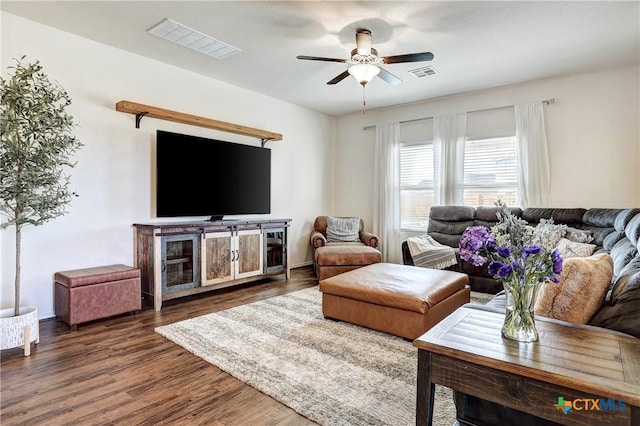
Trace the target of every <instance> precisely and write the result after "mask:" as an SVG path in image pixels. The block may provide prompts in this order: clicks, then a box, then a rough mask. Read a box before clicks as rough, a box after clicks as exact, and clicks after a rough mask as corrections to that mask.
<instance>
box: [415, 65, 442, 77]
mask: <svg viewBox="0 0 640 426" xmlns="http://www.w3.org/2000/svg"><path fill="white" fill-rule="evenodd" d="M409 73H410V74H412V75H413V76H414V77H415V78H425V77H428V76H432V75H436V74H438V72H437V71H436V69H435V68H434V67H432V66H430V65H429V66H426V67H420V68H416V69H414V70H409Z"/></svg>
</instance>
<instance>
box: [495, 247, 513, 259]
mask: <svg viewBox="0 0 640 426" xmlns="http://www.w3.org/2000/svg"><path fill="white" fill-rule="evenodd" d="M498 256H500V257H502V258H505V259H506V258H507V257H509V256H511V250H509V247H498Z"/></svg>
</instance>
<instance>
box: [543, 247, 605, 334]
mask: <svg viewBox="0 0 640 426" xmlns="http://www.w3.org/2000/svg"><path fill="white" fill-rule="evenodd" d="M612 276H613V259H612V258H611V256H609V255H608V254H606V253H602V254H596V255H594V256H590V257H575V258H571V259H567V260H566V261H565V262H564V266H563V268H562V273H561V274H560V277H559V280H560V282H559V283H558V284H556V283H553V282H547V283H544V284H542V286H541V287H540V291H539V293H538V298H537V299H536V304H535V314H536V315H540V316H543V317H549V318H556V319H559V320H564V321H571V322H575V323H579V324H586V323H588V322H589V320H590V319H591V317H592V316H593V315H594V314H595V313H596V312H597V311H598V309H600V306H602V303H603V302H604V298H605V295H606V292H607V289H608V288H609V285H610V284H611V278H612Z"/></svg>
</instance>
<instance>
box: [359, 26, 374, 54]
mask: <svg viewBox="0 0 640 426" xmlns="http://www.w3.org/2000/svg"><path fill="white" fill-rule="evenodd" d="M356 46H357V47H358V49H357V50H358V55H361V56H369V55H370V54H371V31H369V30H365V29H362V28H361V29H359V30H358V31H357V32H356Z"/></svg>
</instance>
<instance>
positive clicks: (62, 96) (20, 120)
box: [0, 56, 82, 315]
mask: <svg viewBox="0 0 640 426" xmlns="http://www.w3.org/2000/svg"><path fill="white" fill-rule="evenodd" d="M24 59H25V56H23V57H21V58H20V59H19V60H16V65H15V66H12V67H9V69H11V70H13V73H12V75H10V76H9V77H8V78H7V79H5V78H1V77H0V94H1V96H2V100H1V103H0V119H1V120H0V134H1V143H0V213H2V215H3V216H4V217H3V221H2V222H1V223H0V227H1V228H2V229H5V228H7V227H9V226H11V225H13V226H15V231H16V270H15V306H14V312H15V315H18V314H19V306H20V245H21V230H22V227H23V226H25V225H29V224H30V225H34V226H39V225H42V224H44V223H45V222H47V221H49V220H51V219H53V218H56V217H58V216H61V215H64V214H65V213H66V210H65V207H66V206H67V205H68V204H69V203H70V202H71V199H72V197H73V196H76V194H75V192H73V191H71V190H70V189H69V176H68V175H65V173H64V172H65V169H66V168H72V167H74V166H75V163H73V162H71V160H70V157H71V156H72V155H73V154H74V153H75V152H76V151H77V150H78V149H79V148H80V147H81V146H82V144H81V143H80V142H79V141H78V140H77V139H76V138H75V136H74V135H73V133H72V130H73V127H74V124H73V117H72V116H71V115H69V114H68V113H67V112H66V108H67V107H68V106H69V105H71V99H70V97H69V95H68V94H67V92H66V91H65V90H64V89H63V88H62V87H61V86H60V85H59V84H58V83H57V82H52V81H50V80H49V78H48V77H47V75H46V74H45V73H44V72H43V71H42V66H41V65H40V63H39V61H35V62H32V63H29V64H24V63H23V61H24Z"/></svg>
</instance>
